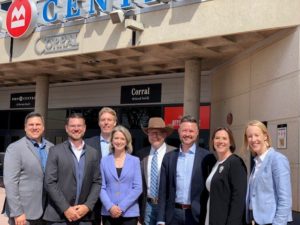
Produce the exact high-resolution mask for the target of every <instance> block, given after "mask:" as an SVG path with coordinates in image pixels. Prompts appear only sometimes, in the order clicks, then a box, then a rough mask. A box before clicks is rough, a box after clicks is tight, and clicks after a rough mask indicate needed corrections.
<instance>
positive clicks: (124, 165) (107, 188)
mask: <svg viewBox="0 0 300 225" xmlns="http://www.w3.org/2000/svg"><path fill="white" fill-rule="evenodd" d="M131 142H132V141H131V135H130V133H129V131H128V130H127V129H126V128H125V127H123V126H116V127H115V128H114V129H113V131H112V134H111V139H110V143H111V147H110V149H111V154H109V155H108V156H106V157H103V158H102V160H101V164H100V168H101V175H102V187H101V192H100V200H101V202H102V204H103V207H102V210H101V215H102V216H103V225H136V224H137V221H138V216H139V215H140V213H139V205H138V197H139V196H140V194H141V193H142V176H141V168H140V161H139V159H138V158H137V157H134V156H132V155H130V153H131V152H132V144H131Z"/></svg>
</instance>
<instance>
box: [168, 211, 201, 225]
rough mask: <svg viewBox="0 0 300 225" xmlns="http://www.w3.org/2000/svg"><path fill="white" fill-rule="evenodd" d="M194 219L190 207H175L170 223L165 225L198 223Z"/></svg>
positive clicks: (191, 224)
mask: <svg viewBox="0 0 300 225" xmlns="http://www.w3.org/2000/svg"><path fill="white" fill-rule="evenodd" d="M198 224H199V222H198V223H197V222H196V221H195V220H194V217H193V215H192V210H191V209H178V208H175V210H174V216H173V219H172V221H171V223H170V224H167V225H198Z"/></svg>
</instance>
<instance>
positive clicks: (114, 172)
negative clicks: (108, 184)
mask: <svg viewBox="0 0 300 225" xmlns="http://www.w3.org/2000/svg"><path fill="white" fill-rule="evenodd" d="M106 160H108V167H109V171H110V173H111V175H112V176H113V177H114V178H115V179H116V180H119V177H118V174H117V170H116V166H115V160H114V155H113V154H110V155H108V156H107V158H106Z"/></svg>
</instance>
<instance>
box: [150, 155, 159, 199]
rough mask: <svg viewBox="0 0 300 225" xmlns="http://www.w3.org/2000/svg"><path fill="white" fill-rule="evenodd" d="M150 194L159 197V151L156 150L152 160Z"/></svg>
mask: <svg viewBox="0 0 300 225" xmlns="http://www.w3.org/2000/svg"><path fill="white" fill-rule="evenodd" d="M150 194H151V197H153V198H157V197H158V162H157V151H155V152H154V154H153V157H152V161H151V177H150Z"/></svg>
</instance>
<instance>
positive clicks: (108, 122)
mask: <svg viewBox="0 0 300 225" xmlns="http://www.w3.org/2000/svg"><path fill="white" fill-rule="evenodd" d="M98 125H99V127H100V135H97V136H94V137H91V138H87V139H86V140H85V143H86V144H87V145H89V146H91V147H93V148H94V149H96V150H98V154H99V161H101V159H102V157H105V156H107V155H108V154H109V144H110V143H109V138H110V134H111V132H112V130H113V129H114V127H115V126H116V125H117V113H116V111H115V110H113V109H112V108H109V107H103V108H102V109H101V110H100V111H99V114H98ZM94 212H95V216H96V220H95V222H94V223H93V224H94V225H100V224H101V201H100V200H98V201H97V203H96V205H95V207H94Z"/></svg>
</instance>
